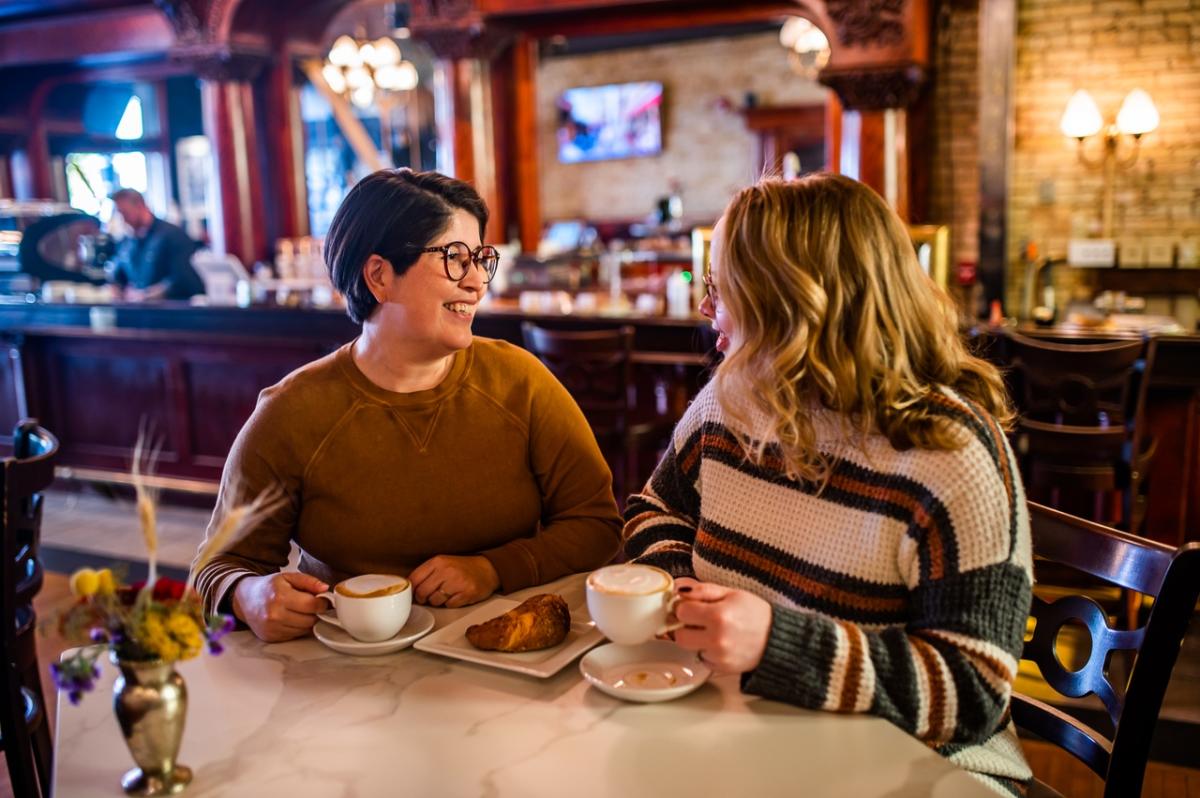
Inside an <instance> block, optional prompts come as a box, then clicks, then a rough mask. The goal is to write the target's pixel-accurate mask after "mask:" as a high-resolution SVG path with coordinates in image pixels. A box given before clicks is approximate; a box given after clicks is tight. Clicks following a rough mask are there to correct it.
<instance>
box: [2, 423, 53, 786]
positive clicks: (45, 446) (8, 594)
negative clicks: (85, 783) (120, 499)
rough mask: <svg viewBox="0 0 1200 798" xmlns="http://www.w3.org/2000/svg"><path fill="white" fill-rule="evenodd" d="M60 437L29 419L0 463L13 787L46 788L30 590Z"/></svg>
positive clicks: (5, 736)
mask: <svg viewBox="0 0 1200 798" xmlns="http://www.w3.org/2000/svg"><path fill="white" fill-rule="evenodd" d="M57 454H58V441H57V440H56V439H55V438H54V436H53V435H51V434H50V433H49V432H47V431H46V430H44V429H42V428H41V427H39V426H38V425H37V422H36V421H34V420H25V421H22V422H21V423H20V424H18V425H17V428H16V430H15V431H14V433H13V456H12V457H10V458H6V459H5V460H4V464H3V472H2V474H3V476H2V479H3V485H2V491H0V492H2V495H3V503H4V505H3V523H2V526H3V534H4V544H3V545H4V550H3V552H2V554H3V565H2V566H0V567H2V568H3V580H2V582H0V623H3V625H4V634H3V637H2V638H0V643H2V646H3V648H2V650H0V655H2V656H0V689H2V692H3V695H2V697H0V747H2V748H3V750H4V755H5V759H6V760H7V763H8V775H9V779H10V781H11V783H12V787H13V794H14V795H20V796H31V798H33V797H35V796H46V795H49V793H50V774H51V772H52V770H53V768H52V759H53V755H54V753H53V751H54V749H53V745H52V743H51V740H50V726H49V719H48V717H47V713H46V697H45V696H44V695H43V694H42V686H41V679H40V673H39V671H40V668H39V665H38V658H37V640H36V630H37V614H36V613H35V612H34V609H33V597H34V596H35V595H37V593H38V591H39V590H41V587H42V579H43V571H42V564H41V562H40V561H39V559H38V548H39V544H40V531H41V522H42V496H41V491H43V490H45V489H46V488H48V487H49V486H50V484H51V483H52V482H53V481H54V459H55V457H56V456H57Z"/></svg>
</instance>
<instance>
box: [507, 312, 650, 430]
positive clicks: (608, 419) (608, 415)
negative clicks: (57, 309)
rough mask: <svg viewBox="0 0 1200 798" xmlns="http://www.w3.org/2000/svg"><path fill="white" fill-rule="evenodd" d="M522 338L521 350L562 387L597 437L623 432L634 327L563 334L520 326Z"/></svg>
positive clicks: (628, 404)
mask: <svg viewBox="0 0 1200 798" xmlns="http://www.w3.org/2000/svg"><path fill="white" fill-rule="evenodd" d="M521 332H522V334H523V335H524V337H525V346H526V347H527V348H528V349H529V351H530V352H533V353H534V354H535V355H537V356H538V358H540V359H541V361H542V362H543V363H544V364H545V365H546V368H548V369H550V372H551V373H552V374H554V376H555V377H557V378H558V381H559V382H561V383H562V384H563V386H564V387H565V388H566V389H567V391H568V392H569V393H570V394H571V396H572V397H573V398H574V399H575V402H576V403H577V404H578V405H579V408H580V409H581V410H582V411H583V414H584V416H586V417H587V419H588V422H589V423H590V424H591V425H592V428H593V430H594V431H595V432H596V434H597V435H603V434H606V433H611V432H613V431H618V432H619V431H620V430H623V429H624V428H625V426H626V425H627V423H628V416H629V413H630V411H631V409H632V408H631V405H632V397H631V391H632V388H633V376H632V375H633V372H632V355H633V337H634V329H633V327H631V326H629V325H625V326H622V327H619V328H617V329H615V330H588V331H569V332H568V331H562V330H548V329H546V328H544V327H538V326H536V325H534V324H531V323H529V322H525V323H524V324H522V325H521Z"/></svg>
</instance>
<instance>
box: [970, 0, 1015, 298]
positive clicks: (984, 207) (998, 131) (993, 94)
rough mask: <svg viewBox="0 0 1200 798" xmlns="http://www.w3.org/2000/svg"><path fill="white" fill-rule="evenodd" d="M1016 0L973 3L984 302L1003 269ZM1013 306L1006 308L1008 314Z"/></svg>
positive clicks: (999, 292) (999, 289)
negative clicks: (976, 25) (975, 6)
mask: <svg viewBox="0 0 1200 798" xmlns="http://www.w3.org/2000/svg"><path fill="white" fill-rule="evenodd" d="M1016 31H1017V9H1016V0H984V1H983V2H982V3H981V4H980V6H979V193H980V198H979V200H980V202H979V267H978V277H979V282H980V284H981V285H982V286H983V294H984V299H985V300H986V301H987V302H988V304H989V305H990V304H991V302H993V301H995V300H1001V301H1003V299H1004V283H1005V273H1006V272H1007V271H1008V268H1007V267H1008V225H1007V221H1008V180H1009V175H1008V158H1009V153H1011V152H1012V151H1013V128H1014V126H1015V125H1014V121H1013V103H1012V84H1013V73H1014V66H1013V64H1014V61H1015V60H1016ZM1013 310H1014V309H1013V308H1009V309H1008V313H1009V314H1010V315H1011V314H1012V313H1013Z"/></svg>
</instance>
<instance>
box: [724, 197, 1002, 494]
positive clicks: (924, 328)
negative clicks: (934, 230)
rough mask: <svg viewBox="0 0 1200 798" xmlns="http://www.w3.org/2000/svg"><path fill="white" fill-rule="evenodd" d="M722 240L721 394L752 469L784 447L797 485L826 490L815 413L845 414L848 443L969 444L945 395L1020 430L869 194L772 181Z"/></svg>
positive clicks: (730, 218) (993, 373)
mask: <svg viewBox="0 0 1200 798" xmlns="http://www.w3.org/2000/svg"><path fill="white" fill-rule="evenodd" d="M720 235H721V238H720V241H719V242H718V245H719V247H720V250H721V252H722V258H721V268H720V269H719V270H718V271H717V274H716V281H717V289H718V296H719V297H720V300H719V301H720V302H721V303H724V304H725V305H726V312H727V313H728V314H729V315H730V316H731V317H732V320H733V322H734V323H735V324H736V327H737V329H736V337H737V346H736V348H735V349H734V350H733V351H732V352H731V353H730V354H729V356H728V357H727V358H726V360H725V362H724V363H722V364H721V366H720V367H719V368H718V370H717V373H716V396H717V401H718V402H719V403H720V405H721V407H722V409H723V410H724V411H725V412H726V413H727V414H728V415H730V416H731V417H732V418H733V419H734V420H735V421H738V422H740V424H739V426H740V427H741V429H743V430H751V433H750V434H744V435H742V445H743V448H745V450H746V453H747V456H749V457H750V458H751V459H752V460H753V461H754V462H756V463H762V461H763V458H764V451H765V449H766V447H767V445H768V443H770V440H769V439H772V438H773V439H774V440H775V441H777V442H778V445H779V447H780V450H781V451H780V454H781V456H782V459H783V464H784V468H785V470H786V473H787V474H788V476H789V477H791V478H793V479H808V480H816V481H818V482H821V483H825V482H827V481H828V478H829V475H830V472H831V470H832V468H833V466H834V462H832V461H831V460H830V458H829V456H827V455H825V454H823V453H821V452H820V451H819V450H818V449H817V445H816V433H815V430H814V427H813V423H812V418H811V413H812V410H813V409H814V407H815V406H823V407H825V408H828V409H830V410H833V411H836V412H838V413H840V414H841V418H842V424H843V425H844V427H843V429H844V430H845V431H846V433H847V435H848V436H856V435H863V436H865V435H866V434H868V433H870V432H873V431H877V432H879V433H880V434H882V435H884V436H886V437H887V439H888V440H889V441H890V442H891V444H892V446H893V447H895V448H896V449H899V450H906V449H910V448H913V447H918V448H922V449H941V450H949V449H957V448H959V447H961V446H962V445H963V444H964V442H965V441H964V440H963V439H962V436H961V435H956V434H955V432H954V430H953V428H952V426H951V424H950V422H949V421H948V419H947V418H946V416H945V413H944V412H941V413H939V412H938V409H937V405H938V398H939V395H940V390H941V388H942V386H946V387H949V388H952V389H954V390H955V391H956V392H957V393H958V394H960V395H961V396H963V397H964V398H966V399H967V400H970V401H972V402H974V403H977V404H978V405H980V406H982V408H983V409H984V410H986V411H987V412H988V413H990V414H991V415H992V416H993V417H995V418H996V420H997V421H998V422H999V423H1000V424H1001V425H1002V426H1007V425H1008V424H1010V423H1011V420H1012V410H1011V407H1010V405H1009V401H1008V396H1007V393H1006V391H1005V388H1004V383H1003V381H1002V380H1001V377H1000V373H999V372H998V371H997V369H996V368H995V367H994V366H992V365H991V364H989V363H987V362H986V361H983V360H980V359H979V358H977V357H974V356H972V355H971V354H970V353H969V352H967V350H966V347H965V346H964V344H963V342H962V339H961V338H960V337H959V333H958V325H957V321H956V313H955V310H954V306H953V303H952V302H951V300H950V298H949V297H948V296H946V294H945V293H944V292H943V291H942V290H940V289H939V288H937V287H936V286H935V285H934V284H933V282H932V281H931V280H930V279H929V278H928V277H927V276H926V275H925V273H924V271H923V270H922V269H921V266H920V264H919V262H918V261H917V257H916V253H915V250H914V248H913V245H912V242H911V240H910V239H909V236H908V231H907V229H906V228H905V226H904V224H903V223H902V222H901V221H900V218H899V217H898V216H897V215H896V214H895V212H894V211H893V210H892V209H891V208H890V207H889V206H888V205H887V203H885V202H884V201H883V199H882V198H881V197H880V196H879V195H878V194H876V193H875V192H874V191H872V190H871V189H870V188H868V187H867V186H865V185H863V184H862V183H859V182H858V181H856V180H852V179H850V178H848V177H844V176H842V175H835V174H817V175H811V176H808V177H805V178H802V179H800V180H792V181H783V180H779V179H766V180H763V181H761V182H759V183H758V184H757V185H754V186H751V187H750V188H746V189H743V190H742V191H741V192H739V193H738V194H737V195H736V196H735V197H734V198H733V200H732V201H731V202H730V203H729V206H728V208H726V210H725V215H724V228H723V231H722V233H721V234H720ZM944 403H945V401H944V399H943V400H942V404H943V405H944ZM747 404H749V407H748V406H747ZM751 407H753V408H756V409H757V410H759V411H761V416H762V417H765V419H766V422H765V428H764V426H763V424H762V423H752V422H751V418H752V411H751V410H750V408H751Z"/></svg>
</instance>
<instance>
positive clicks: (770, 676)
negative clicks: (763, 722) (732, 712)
mask: <svg viewBox="0 0 1200 798" xmlns="http://www.w3.org/2000/svg"><path fill="white" fill-rule="evenodd" d="M828 625H829V621H827V620H826V619H824V618H821V617H820V616H817V615H814V614H812V613H809V612H800V611H797V610H792V609H787V608H784V607H773V608H772V613H771V632H770V634H769V635H768V637H767V648H766V650H765V651H764V652H763V657H762V660H761V661H760V662H759V664H758V667H757V668H755V669H754V670H752V671H747V672H746V673H743V674H742V680H741V685H742V692H744V693H750V694H753V695H760V696H762V697H763V698H770V699H774V700H776V701H784V702H787V703H789V704H795V705H797V706H802V707H808V708H810V709H820V708H821V706H822V705H823V704H824V703H825V691H826V682H827V681H828V680H829V655H828V653H826V654H825V655H824V656H822V650H823V649H824V647H825V646H826V645H827V644H828V640H829V628H828Z"/></svg>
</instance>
